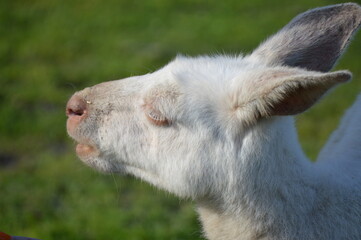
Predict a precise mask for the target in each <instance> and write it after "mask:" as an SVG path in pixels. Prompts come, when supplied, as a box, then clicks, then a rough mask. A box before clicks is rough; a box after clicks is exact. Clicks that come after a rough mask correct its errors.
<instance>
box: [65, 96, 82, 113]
mask: <svg viewBox="0 0 361 240" xmlns="http://www.w3.org/2000/svg"><path fill="white" fill-rule="evenodd" d="M86 109H87V104H86V102H85V100H84V99H83V98H81V97H79V96H77V95H74V96H72V97H71V98H70V99H69V101H68V104H67V105H66V115H67V116H68V117H72V116H83V115H84V114H85V112H86Z"/></svg>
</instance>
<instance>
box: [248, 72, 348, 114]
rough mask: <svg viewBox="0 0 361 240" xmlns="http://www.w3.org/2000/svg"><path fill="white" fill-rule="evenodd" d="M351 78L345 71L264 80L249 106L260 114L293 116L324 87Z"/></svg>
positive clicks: (321, 93)
mask: <svg viewBox="0 0 361 240" xmlns="http://www.w3.org/2000/svg"><path fill="white" fill-rule="evenodd" d="M350 78H351V73H350V72H348V71H337V72H332V73H319V72H307V71H305V72H303V73H301V74H297V73H296V74H295V75H289V76H286V77H282V78H274V79H268V81H266V82H265V84H264V86H263V87H262V91H261V92H260V94H259V97H257V100H255V101H252V102H251V104H255V105H253V109H256V113H257V115H258V116H261V117H270V116H284V115H295V114H299V113H302V112H304V111H306V110H307V109H308V108H310V107H311V106H312V105H313V104H315V103H316V102H317V101H318V100H319V99H320V98H321V97H322V96H323V95H324V94H325V93H326V92H327V91H328V90H330V89H331V88H333V87H334V86H336V85H337V84H339V83H344V82H346V81H348V80H349V79H350Z"/></svg>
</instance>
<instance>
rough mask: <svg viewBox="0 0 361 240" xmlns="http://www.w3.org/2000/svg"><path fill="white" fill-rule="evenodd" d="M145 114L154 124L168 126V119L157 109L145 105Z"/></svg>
mask: <svg viewBox="0 0 361 240" xmlns="http://www.w3.org/2000/svg"><path fill="white" fill-rule="evenodd" d="M145 115H146V117H147V119H148V120H149V121H150V122H151V123H152V124H154V125H156V126H169V125H170V121H169V120H168V119H167V118H166V117H165V116H164V115H163V114H162V113H161V112H160V111H158V110H156V109H153V108H152V107H151V106H149V105H146V106H145Z"/></svg>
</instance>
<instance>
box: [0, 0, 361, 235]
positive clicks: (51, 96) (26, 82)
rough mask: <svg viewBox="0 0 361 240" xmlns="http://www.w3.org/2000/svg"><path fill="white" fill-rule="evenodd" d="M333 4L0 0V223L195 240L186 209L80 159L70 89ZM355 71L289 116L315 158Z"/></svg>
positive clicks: (351, 65)
mask: <svg viewBox="0 0 361 240" xmlns="http://www.w3.org/2000/svg"><path fill="white" fill-rule="evenodd" d="M337 2H338V1H321V0H316V1H315V0H302V1H297V2H290V1H286V0H281V1H277V2H275V1H261V0H256V1H241V0H237V1H235V0H234V1H233V0H230V1H205V0H202V1H200V0H192V1H191V0H182V1H180V0H178V1H169V0H154V1H130V0H123V1H119V0H117V1H116V0H110V1H100V0H88V1H78V0H74V1H49V0H34V1H26V0H23V1H20V0H3V1H2V2H1V3H0V26H1V27H0V36H1V37H0V191H1V192H0V230H2V231H5V232H9V233H11V234H14V235H24V236H32V237H37V238H41V239H44V240H45V239H57V240H60V239H67V240H69V239H114V238H115V239H128V240H129V239H130V240H131V239H137V240H139V239H157V240H158V239H160V240H161V239H201V237H200V235H201V229H200V227H199V224H198V221H197V217H196V215H195V213H194V205H193V204H192V203H190V202H188V201H180V200H178V199H176V198H174V197H173V196H172V195H169V194H167V193H164V192H162V191H159V190H156V189H154V188H153V187H150V186H149V185H148V184H146V183H142V182H140V181H138V180H134V179H129V178H125V177H118V176H109V175H101V174H99V173H96V172H94V171H93V170H91V169H89V168H87V167H85V166H83V165H82V164H81V163H80V162H79V161H78V160H77V159H76V157H75V156H74V154H73V143H72V141H71V140H69V139H68V137H67V135H66V132H65V120H66V119H65V116H64V105H65V103H66V101H67V99H68V98H69V96H71V94H72V93H73V92H74V91H76V90H80V89H82V88H83V87H85V86H90V85H93V84H96V83H99V82H102V81H106V80H112V79H119V78H123V77H127V76H131V75H140V74H144V73H147V72H150V71H154V70H156V69H157V68H159V67H161V66H162V65H164V64H166V63H167V62H168V61H170V60H171V59H172V58H174V57H175V56H176V54H178V53H183V54H187V55H199V54H212V53H230V54H234V53H239V52H246V53H247V52H250V51H251V50H252V49H253V48H255V47H256V46H257V45H258V44H259V42H260V41H262V40H263V39H265V38H266V36H269V35H270V34H272V33H274V32H275V31H276V30H278V29H279V28H281V27H282V26H283V25H284V24H286V23H287V21H289V20H290V19H291V18H292V17H293V16H295V15H296V14H298V13H300V12H302V11H304V10H306V9H309V8H313V7H317V6H323V5H327V4H334V3H337ZM360 55H361V36H357V37H356V38H355V39H354V41H353V43H352V44H351V46H350V48H349V49H348V52H347V53H346V54H345V56H344V57H343V59H342V60H341V61H340V62H339V64H338V66H337V69H349V70H351V71H352V72H353V73H354V80H353V82H351V83H349V84H346V85H344V86H341V87H339V88H338V89H337V90H336V91H334V92H333V93H332V94H330V95H329V96H328V97H327V98H326V99H325V100H324V101H322V102H321V103H320V104H318V105H317V106H316V107H314V108H313V109H312V110H310V111H308V112H307V113H305V114H303V115H301V116H299V117H298V122H297V124H298V127H299V130H300V139H301V141H302V144H303V146H304V149H305V151H306V153H307V154H308V155H309V156H310V158H312V159H315V157H316V156H317V152H318V151H319V149H320V148H321V147H322V145H323V144H324V142H325V141H326V139H327V137H328V136H329V134H330V132H331V131H332V129H334V128H335V127H336V126H337V124H338V121H339V118H340V116H341V115H342V114H343V112H344V110H345V109H346V108H347V107H348V106H349V105H350V104H351V103H352V102H353V101H354V98H355V96H356V95H357V94H358V93H359V92H360V90H361V68H360V62H359V60H360Z"/></svg>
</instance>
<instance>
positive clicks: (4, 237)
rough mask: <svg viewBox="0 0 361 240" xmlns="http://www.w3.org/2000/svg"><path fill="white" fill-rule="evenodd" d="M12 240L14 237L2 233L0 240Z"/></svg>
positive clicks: (0, 233)
mask: <svg viewBox="0 0 361 240" xmlns="http://www.w3.org/2000/svg"><path fill="white" fill-rule="evenodd" d="M11 238H12V237H11V236H10V235H8V234H6V233H3V232H0V240H11Z"/></svg>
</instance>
